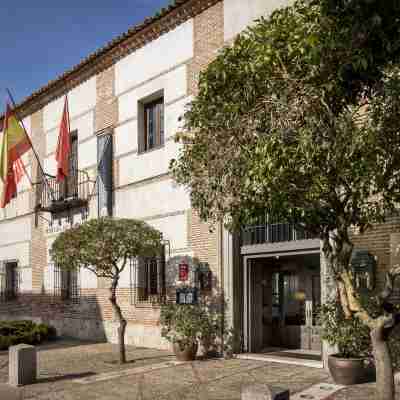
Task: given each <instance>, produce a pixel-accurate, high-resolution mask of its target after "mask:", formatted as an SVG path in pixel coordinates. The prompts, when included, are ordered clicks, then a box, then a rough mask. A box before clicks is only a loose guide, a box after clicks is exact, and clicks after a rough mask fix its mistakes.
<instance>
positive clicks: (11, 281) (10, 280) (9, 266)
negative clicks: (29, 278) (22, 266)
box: [0, 261, 20, 302]
mask: <svg viewBox="0 0 400 400" xmlns="http://www.w3.org/2000/svg"><path fill="white" fill-rule="evenodd" d="M19 281H20V276H19V272H18V262H16V261H6V262H4V263H2V264H1V265H0V301H1V302H9V301H13V300H15V299H16V298H17V297H18V291H19Z"/></svg>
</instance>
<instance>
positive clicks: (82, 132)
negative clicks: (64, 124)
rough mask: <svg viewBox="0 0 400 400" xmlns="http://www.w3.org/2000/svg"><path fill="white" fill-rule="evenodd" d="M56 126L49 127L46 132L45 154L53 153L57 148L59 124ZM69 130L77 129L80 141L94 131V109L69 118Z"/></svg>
mask: <svg viewBox="0 0 400 400" xmlns="http://www.w3.org/2000/svg"><path fill="white" fill-rule="evenodd" d="M60 122H61V115H60V121H59V122H58V125H57V127H56V128H53V129H51V130H50V131H48V132H47V140H46V142H47V149H46V154H50V153H54V152H55V151H56V149H57V142H58V135H59V129H60V127H59V124H60ZM70 129H71V132H72V131H74V130H77V131H78V141H79V142H81V141H82V140H85V139H87V138H89V137H90V136H92V135H93V133H94V111H89V112H87V113H85V114H83V115H80V116H79V117H77V118H74V119H71V126H70Z"/></svg>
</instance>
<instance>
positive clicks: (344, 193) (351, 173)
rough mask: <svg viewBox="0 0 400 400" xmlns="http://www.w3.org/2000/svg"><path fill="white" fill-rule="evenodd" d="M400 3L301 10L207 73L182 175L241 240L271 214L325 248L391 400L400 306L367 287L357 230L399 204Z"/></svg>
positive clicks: (178, 174) (387, 291) (288, 12)
mask: <svg viewBox="0 0 400 400" xmlns="http://www.w3.org/2000/svg"><path fill="white" fill-rule="evenodd" d="M399 16H400V4H399V2H398V1H387V2H384V4H383V3H382V2H378V1H374V0H371V1H364V0H353V1H339V0H337V1H335V0H329V1H328V0H326V1H325V0H321V1H317V0H315V1H297V2H296V3H295V4H294V5H293V6H291V7H287V8H285V9H282V10H279V11H276V12H274V13H273V14H272V16H271V17H270V19H269V20H265V19H261V20H260V21H259V23H258V24H256V25H255V26H254V27H252V28H249V29H248V30H247V31H246V32H244V33H243V34H242V35H240V36H239V37H238V38H237V39H236V40H235V42H234V44H233V45H232V46H230V47H227V48H225V49H224V50H223V51H222V52H221V53H220V55H219V56H218V57H217V58H216V59H215V61H213V62H212V63H211V64H210V65H209V67H208V68H207V69H206V70H205V71H204V72H203V73H202V75H201V77H200V83H199V94H198V96H197V97H196V98H195V99H194V100H193V102H192V103H191V105H190V107H189V108H188V110H187V112H186V113H185V129H184V131H183V132H181V133H179V134H178V135H177V139H178V140H182V141H183V142H184V144H185V145H184V147H183V150H182V152H181V154H180V156H179V158H178V160H173V161H172V163H171V169H172V172H173V174H174V177H175V179H176V180H177V182H178V183H180V184H182V185H185V186H187V187H188V188H190V193H191V201H192V204H193V206H194V207H195V208H197V209H198V210H199V214H200V216H201V217H202V218H203V219H204V220H208V221H211V222H214V221H218V220H222V221H224V223H225V224H226V226H227V227H228V228H230V229H232V230H234V229H240V228H241V227H242V226H244V225H246V224H251V223H252V222H253V221H254V220H255V219H256V218H257V217H259V216H260V215H264V214H265V213H266V212H267V213H270V214H273V215H274V216H276V217H278V218H281V220H282V221H287V222H290V223H293V224H295V225H296V226H298V227H299V228H302V229H304V230H306V231H308V232H310V233H313V234H315V235H317V236H318V237H320V239H321V241H322V251H323V253H324V256H325V259H326V260H327V263H328V267H329V268H330V270H331V272H332V273H333V275H334V277H335V278H336V282H337V286H338V290H339V293H340V301H341V305H342V308H343V311H344V313H345V315H346V316H347V318H359V319H360V320H361V321H362V322H363V323H364V324H365V325H366V326H368V327H369V329H370V332H371V340H372V343H373V348H374V357H375V363H376V369H377V382H378V384H377V387H378V397H377V398H378V399H379V400H392V399H393V398H394V379H393V370H392V364H391V360H390V354H389V351H388V345H387V338H388V336H389V334H390V332H391V331H392V330H393V328H394V327H395V326H396V324H398V323H399V322H400V315H398V314H397V313H396V311H395V308H394V307H393V305H391V304H390V301H389V300H390V295H391V293H392V290H393V286H394V284H395V280H396V278H397V277H398V275H399V274H400V267H398V266H395V267H394V268H393V269H392V270H390V271H387V274H386V286H385V288H384V289H383V291H382V292H381V293H379V294H377V295H376V297H375V300H376V303H377V305H378V312H377V313H371V312H370V311H369V310H368V309H367V308H366V307H365V306H364V305H363V304H362V302H361V299H360V296H359V293H357V291H356V289H355V282H354V280H353V278H354V277H353V273H352V268H351V264H350V259H351V255H352V251H353V243H352V241H351V232H352V231H353V232H354V231H358V232H359V233H360V234H362V233H364V232H365V231H366V230H368V229H369V228H370V227H371V225H372V224H373V223H380V222H384V221H385V218H386V217H387V216H388V215H390V214H392V213H394V212H396V210H397V205H398V203H399V200H400V152H399V148H400V125H399V122H398V121H399V120H400V70H399V68H397V67H396V63H397V61H399V55H400V51H399V49H400V40H399V38H400V36H399V33H400V32H399V30H400V24H399Z"/></svg>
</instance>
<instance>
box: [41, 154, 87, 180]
mask: <svg viewBox="0 0 400 400" xmlns="http://www.w3.org/2000/svg"><path fill="white" fill-rule="evenodd" d="M78 152H79V149H78ZM43 168H44V170H45V171H46V173H47V174H50V175H53V176H55V175H56V174H57V162H56V159H55V157H54V154H52V155H50V156H49V157H47V158H45V159H44V162H43Z"/></svg>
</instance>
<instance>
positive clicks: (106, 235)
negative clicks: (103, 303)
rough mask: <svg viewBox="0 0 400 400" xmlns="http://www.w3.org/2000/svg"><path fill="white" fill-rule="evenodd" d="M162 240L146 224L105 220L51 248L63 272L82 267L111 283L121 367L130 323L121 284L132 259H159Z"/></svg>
mask: <svg viewBox="0 0 400 400" xmlns="http://www.w3.org/2000/svg"><path fill="white" fill-rule="evenodd" d="M161 239H162V236H161V233H160V232H158V231H157V230H155V229H153V228H152V227H150V226H149V225H147V224H146V223H145V222H142V221H137V220H134V219H116V218H110V217H104V218H99V219H93V220H89V221H87V222H85V223H83V224H82V225H79V226H76V227H72V228H71V229H69V230H67V231H65V232H62V233H61V234H60V235H59V236H58V237H57V239H56V240H55V241H54V243H53V245H52V248H51V257H52V259H53V261H54V263H55V264H56V265H58V266H60V267H61V268H65V269H73V270H76V269H79V268H81V267H82V268H86V269H88V270H90V271H92V272H93V273H94V274H96V276H97V277H99V278H107V279H109V280H110V297H109V300H110V302H111V305H112V308H113V311H114V314H115V316H116V317H117V318H118V321H119V328H118V344H119V357H120V363H125V362H126V350H125V329H126V325H127V322H126V320H125V319H124V317H123V315H122V312H121V308H120V306H119V305H118V302H117V295H116V292H117V287H118V281H119V279H120V276H121V273H122V271H123V270H124V269H125V267H126V266H127V264H128V263H129V261H130V260H131V259H133V258H136V257H152V256H156V255H158V254H159V252H160V250H161V245H162V244H161Z"/></svg>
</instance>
